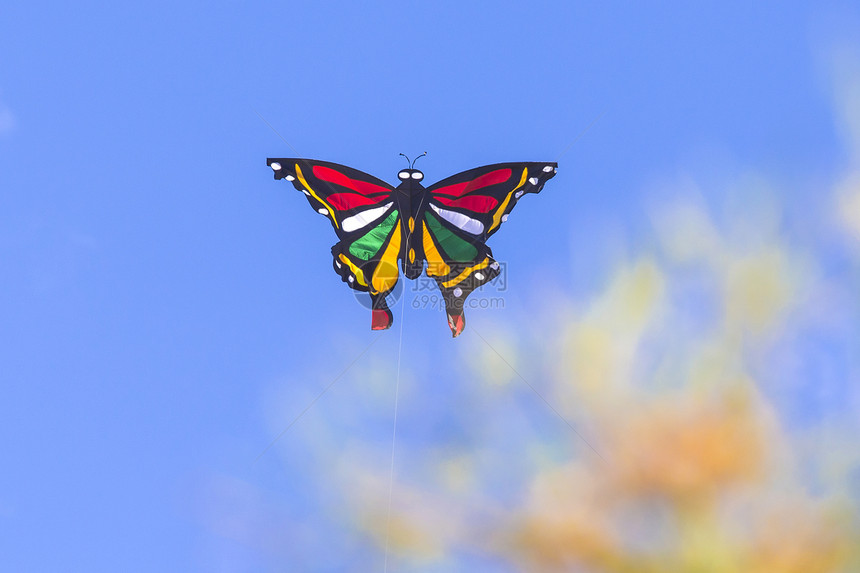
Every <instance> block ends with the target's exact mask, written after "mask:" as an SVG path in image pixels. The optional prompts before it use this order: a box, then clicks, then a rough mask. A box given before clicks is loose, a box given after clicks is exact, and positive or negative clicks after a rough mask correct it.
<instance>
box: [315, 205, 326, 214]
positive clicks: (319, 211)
mask: <svg viewBox="0 0 860 573" xmlns="http://www.w3.org/2000/svg"><path fill="white" fill-rule="evenodd" d="M317 213H319V214H320V215H327V214H328V211H326V210H325V209H324V208H322V207H320V208H319V209H317Z"/></svg>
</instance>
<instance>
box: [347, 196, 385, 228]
mask: <svg viewBox="0 0 860 573" xmlns="http://www.w3.org/2000/svg"><path fill="white" fill-rule="evenodd" d="M392 205H394V203H393V202H391V203H386V204H385V205H383V206H381V207H374V208H373V209H368V210H367V211H362V212H361V213H359V214H358V215H353V216H352V217H347V218H346V219H344V220H343V222H342V223H341V224H340V228H341V229H343V230H344V231H346V232H347V233H351V232H352V231H355V230H356V229H361V228H362V227H364V226H366V225H369V224H370V223H373V222H374V221H376V220H377V219H379V218H380V217H382V216H383V215H385V213H386V212H387V211H388V210H389V209H390V208H391V206H392Z"/></svg>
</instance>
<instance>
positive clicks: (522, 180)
mask: <svg viewBox="0 0 860 573" xmlns="http://www.w3.org/2000/svg"><path fill="white" fill-rule="evenodd" d="M528 175H529V168H528V167H523V176H522V177H520V183H519V185H517V186H516V187H514V188H513V190H512V191H511V192H510V193H508V196H507V197H505V200H504V201H502V204H501V205H499V208H498V209H496V213H495V214H494V215H493V224H492V225H490V228H489V229H488V230H487V232H488V233H489V232H490V231H492V230H493V229H495V228H496V227H498V226H499V223H501V222H502V215H504V214H505V209H507V208H508V203H510V202H511V197H513V196H514V193H516V191H517V189H519V188H520V187H522V186H523V185H525V183H526V178H527V177H528Z"/></svg>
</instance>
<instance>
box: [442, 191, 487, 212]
mask: <svg viewBox="0 0 860 573" xmlns="http://www.w3.org/2000/svg"><path fill="white" fill-rule="evenodd" d="M435 199H436V200H437V201H439V202H440V203H442V204H443V205H448V206H449V207H459V208H460V209H468V210H469V211H475V212H477V213H489V212H490V211H492V210H493V208H494V207H495V206H496V205H498V204H499V202H498V201H497V200H495V199H493V198H492V197H487V196H486V195H467V196H466V197H461V198H459V199H450V198H448V197H435Z"/></svg>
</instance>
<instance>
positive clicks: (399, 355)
mask: <svg viewBox="0 0 860 573" xmlns="http://www.w3.org/2000/svg"><path fill="white" fill-rule="evenodd" d="M410 235H411V233H410ZM405 318H406V297H405V296H404V297H403V299H402V300H401V304H400V342H399V343H398V349H397V378H396V382H395V384H394V430H393V431H392V433H391V469H390V470H389V474H388V514H387V516H386V518H385V565H384V567H383V572H387V571H388V542H389V539H390V536H391V499H392V494H393V492H394V452H395V445H396V444H397V404H398V400H399V397H400V363H401V360H402V358H403V323H404V322H406V320H405Z"/></svg>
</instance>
